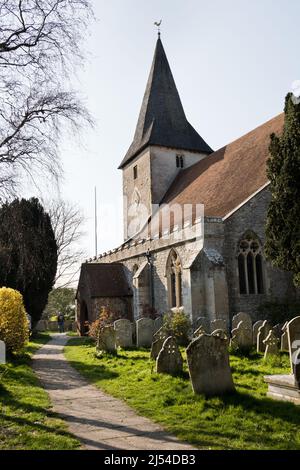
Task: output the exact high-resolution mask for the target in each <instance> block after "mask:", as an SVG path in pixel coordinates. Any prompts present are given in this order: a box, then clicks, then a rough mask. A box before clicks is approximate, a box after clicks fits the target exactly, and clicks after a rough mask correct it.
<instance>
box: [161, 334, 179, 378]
mask: <svg viewBox="0 0 300 470" xmlns="http://www.w3.org/2000/svg"><path fill="white" fill-rule="evenodd" d="M182 368H183V360H182V356H181V354H180V351H179V348H178V346H177V343H176V341H175V338H174V337H173V336H169V337H168V338H167V339H166V340H165V342H164V344H163V347H162V349H161V350H160V352H159V355H158V356H157V359H156V372H158V373H160V374H179V373H180V372H182Z"/></svg>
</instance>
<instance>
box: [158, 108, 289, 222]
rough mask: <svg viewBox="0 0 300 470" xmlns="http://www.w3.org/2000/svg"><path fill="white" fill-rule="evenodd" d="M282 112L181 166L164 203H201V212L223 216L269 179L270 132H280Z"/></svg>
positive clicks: (282, 121)
mask: <svg viewBox="0 0 300 470" xmlns="http://www.w3.org/2000/svg"><path fill="white" fill-rule="evenodd" d="M283 124H284V114H280V115H279V116H277V117H275V118H273V119H271V120H270V121H268V122H266V123H265V124H263V125H262V126H260V127H258V128H256V129H254V130H253V131H251V132H249V133H248V134H246V135H245V136H243V137H241V138H239V139H238V140H236V141H234V142H232V143H231V144H229V145H227V146H226V147H223V148H221V149H220V150H218V151H216V152H214V153H213V154H211V155H209V156H208V157H205V158H204V159H203V160H201V161H200V162H198V163H196V164H195V165H193V166H191V167H189V168H187V169H186V170H183V171H181V172H180V173H179V175H178V176H177V178H176V179H175V180H174V182H173V183H172V185H171V187H170V188H169V190H168V192H167V194H166V195H165V197H164V199H163V201H162V203H163V204H204V214H205V216H210V217H224V216H226V215H227V214H229V213H230V212H231V211H233V210H234V209H236V208H237V207H238V206H239V205H240V204H242V203H243V202H244V201H245V200H247V198H249V197H250V196H252V195H253V194H254V193H255V192H256V191H258V190H259V189H260V188H262V187H263V186H264V185H265V184H267V183H268V178H267V174H266V161H267V159H268V157H269V145H270V134H272V133H276V134H278V133H281V131H282V129H283Z"/></svg>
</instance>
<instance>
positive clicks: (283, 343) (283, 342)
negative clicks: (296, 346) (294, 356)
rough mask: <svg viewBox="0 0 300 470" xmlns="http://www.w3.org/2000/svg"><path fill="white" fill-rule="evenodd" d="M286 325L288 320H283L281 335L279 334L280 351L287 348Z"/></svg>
mask: <svg viewBox="0 0 300 470" xmlns="http://www.w3.org/2000/svg"><path fill="white" fill-rule="evenodd" d="M287 325H288V322H285V324H284V325H283V327H282V335H281V342H280V349H281V351H288V350H289V340H288V333H287V329H286V327H287Z"/></svg>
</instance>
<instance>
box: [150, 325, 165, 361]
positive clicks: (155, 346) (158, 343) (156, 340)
mask: <svg viewBox="0 0 300 470" xmlns="http://www.w3.org/2000/svg"><path fill="white" fill-rule="evenodd" d="M166 339H167V335H166V333H165V331H164V329H163V328H160V329H159V330H158V331H157V332H156V333H154V335H153V343H152V345H151V352H150V357H151V359H154V360H156V358H157V356H158V354H159V352H160V350H161V348H162V347H163V344H164V342H165V341H166Z"/></svg>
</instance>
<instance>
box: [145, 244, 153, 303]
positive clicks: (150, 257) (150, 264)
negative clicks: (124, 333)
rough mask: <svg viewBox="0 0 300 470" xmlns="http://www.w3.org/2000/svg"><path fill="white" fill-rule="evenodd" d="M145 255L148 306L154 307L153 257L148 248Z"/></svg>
mask: <svg viewBox="0 0 300 470" xmlns="http://www.w3.org/2000/svg"><path fill="white" fill-rule="evenodd" d="M145 256H146V258H147V262H148V266H149V271H150V282H149V283H150V296H151V297H150V303H151V305H150V307H151V308H154V285H153V259H152V255H151V253H150V249H149V248H148V250H147V253H145Z"/></svg>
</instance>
